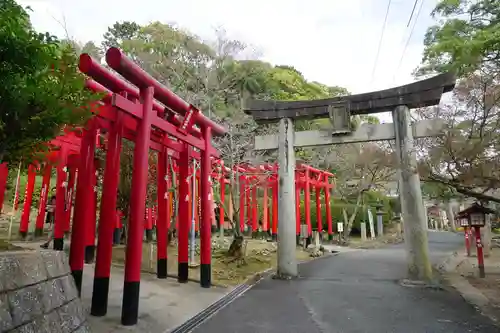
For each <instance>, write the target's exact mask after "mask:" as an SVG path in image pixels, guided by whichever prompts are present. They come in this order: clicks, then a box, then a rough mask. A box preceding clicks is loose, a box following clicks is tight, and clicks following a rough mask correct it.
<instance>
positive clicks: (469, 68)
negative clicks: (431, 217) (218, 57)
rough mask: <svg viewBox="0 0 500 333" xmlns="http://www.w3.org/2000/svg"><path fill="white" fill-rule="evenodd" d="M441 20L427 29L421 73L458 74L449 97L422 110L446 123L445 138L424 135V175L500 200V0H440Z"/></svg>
mask: <svg viewBox="0 0 500 333" xmlns="http://www.w3.org/2000/svg"><path fill="white" fill-rule="evenodd" d="M434 15H435V16H436V17H439V18H440V24H438V25H436V26H433V27H431V28H429V30H428V32H427V35H426V38H425V50H424V57H423V62H422V65H421V67H420V68H419V70H418V72H417V73H418V74H427V73H434V72H443V71H454V72H456V73H458V74H459V81H458V84H457V88H456V89H455V91H454V94H453V97H452V99H451V101H449V102H447V103H445V104H444V105H442V106H441V107H440V108H432V109H426V110H420V116H422V117H423V118H436V117H437V118H441V119H444V120H445V122H446V132H445V135H444V136H443V137H440V138H434V139H426V140H423V145H424V147H423V149H424V150H425V151H426V154H423V155H422V158H421V163H420V171H421V176H422V177H423V178H424V180H427V181H431V182H435V183H440V184H442V185H445V186H448V187H449V189H451V190H452V191H451V192H450V191H445V192H446V193H447V196H450V194H451V195H452V194H453V192H455V193H457V192H458V193H460V194H463V195H466V196H472V197H475V198H477V199H480V200H486V201H497V202H500V196H499V195H498V193H497V192H498V190H499V189H500V174H499V172H498V170H499V166H500V149H499V148H500V132H499V131H498V128H499V125H500V108H499V107H500V85H499V84H500V82H499V74H500V71H499V69H500V2H499V1H494V0H477V1H468V0H441V1H439V3H438V4H437V6H436V8H435V9H434Z"/></svg>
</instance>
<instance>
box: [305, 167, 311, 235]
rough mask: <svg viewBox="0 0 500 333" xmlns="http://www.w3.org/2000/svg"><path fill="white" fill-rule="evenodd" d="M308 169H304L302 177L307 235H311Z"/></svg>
mask: <svg viewBox="0 0 500 333" xmlns="http://www.w3.org/2000/svg"><path fill="white" fill-rule="evenodd" d="M309 180H310V179H309V170H307V169H306V170H305V177H304V185H305V186H304V214H305V217H306V224H307V235H308V236H309V237H311V235H312V224H311V190H310V188H311V184H310V182H309Z"/></svg>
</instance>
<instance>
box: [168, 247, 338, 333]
mask: <svg viewBox="0 0 500 333" xmlns="http://www.w3.org/2000/svg"><path fill="white" fill-rule="evenodd" d="M338 254H340V253H328V252H327V253H325V254H323V255H322V256H321V257H317V258H313V259H311V260H303V261H299V262H298V264H299V265H301V264H307V263H310V262H313V261H316V260H320V259H325V258H330V257H333V256H335V255H338ZM275 272H276V268H274V267H272V268H268V269H266V270H265V271H262V272H258V273H255V274H253V275H252V276H250V277H249V278H248V279H246V281H245V282H244V283H242V284H240V285H238V286H236V287H235V288H234V289H233V290H231V291H230V292H229V293H227V294H226V295H224V296H222V297H221V298H219V299H218V300H217V301H215V302H214V303H212V304H210V305H209V306H208V307H206V308H205V309H203V310H201V311H200V312H198V313H197V314H196V315H194V316H193V317H191V318H190V319H188V320H187V321H186V322H184V323H183V324H181V325H179V326H177V327H176V328H174V329H172V330H167V331H165V332H164V333H189V332H191V331H192V330H194V329H195V328H197V327H198V326H200V325H201V324H202V323H203V322H205V321H206V320H208V319H210V317H212V316H213V315H215V314H216V313H217V312H218V311H220V310H222V309H223V308H224V307H226V306H228V305H229V304H231V303H232V302H233V301H234V300H236V299H237V298H238V297H240V296H242V295H243V294H244V293H246V292H247V291H248V290H250V289H251V288H252V287H254V286H255V285H257V284H258V283H259V282H261V281H262V280H264V279H266V278H268V277H270V276H272V275H273V274H274V273H275Z"/></svg>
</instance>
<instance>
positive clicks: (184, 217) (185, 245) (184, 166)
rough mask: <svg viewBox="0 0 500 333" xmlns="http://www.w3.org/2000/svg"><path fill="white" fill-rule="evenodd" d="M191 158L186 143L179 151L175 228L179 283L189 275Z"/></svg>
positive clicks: (184, 281)
mask: <svg viewBox="0 0 500 333" xmlns="http://www.w3.org/2000/svg"><path fill="white" fill-rule="evenodd" d="M190 158H191V147H190V146H188V145H187V144H185V145H184V149H183V151H182V152H180V153H179V160H178V163H179V195H178V198H179V202H178V205H179V206H178V214H177V215H178V217H179V227H178V229H177V239H178V242H177V246H178V251H177V252H178V255H177V260H178V264H177V269H178V276H177V280H178V281H179V282H181V283H186V282H187V281H188V277H189V266H188V263H189V225H190V224H191V221H189V210H190V209H191V207H189V164H190V163H189V162H190Z"/></svg>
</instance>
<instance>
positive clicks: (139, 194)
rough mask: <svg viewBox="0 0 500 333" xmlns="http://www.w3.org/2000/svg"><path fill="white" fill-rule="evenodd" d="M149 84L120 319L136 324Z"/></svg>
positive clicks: (150, 109)
mask: <svg viewBox="0 0 500 333" xmlns="http://www.w3.org/2000/svg"><path fill="white" fill-rule="evenodd" d="M153 93H154V89H153V88H152V87H147V88H143V89H141V93H140V95H141V101H142V119H141V120H140V121H138V122H139V124H138V126H137V135H136V140H135V147H134V162H133V167H134V168H133V171H132V186H131V188H130V215H129V225H128V236H127V250H126V251H127V252H126V255H125V281H124V284H123V302H122V318H121V322H122V324H123V325H125V326H130V325H135V324H137V318H138V314H139V291H140V284H141V263H142V238H143V234H144V225H143V219H144V209H145V208H146V207H145V206H144V202H146V194H147V185H148V157H149V144H150V139H151V121H152V115H153Z"/></svg>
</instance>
